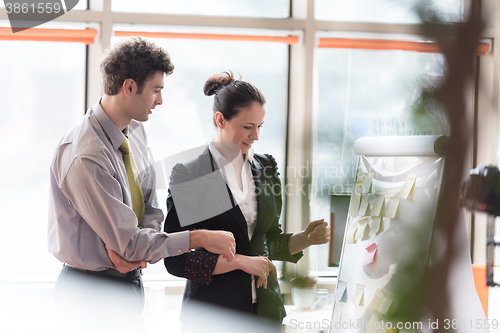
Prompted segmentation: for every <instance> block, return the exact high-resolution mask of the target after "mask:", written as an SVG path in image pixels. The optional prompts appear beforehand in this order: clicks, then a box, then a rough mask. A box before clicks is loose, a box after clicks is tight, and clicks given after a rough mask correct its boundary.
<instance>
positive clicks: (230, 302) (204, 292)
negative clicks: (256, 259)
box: [164, 147, 302, 322]
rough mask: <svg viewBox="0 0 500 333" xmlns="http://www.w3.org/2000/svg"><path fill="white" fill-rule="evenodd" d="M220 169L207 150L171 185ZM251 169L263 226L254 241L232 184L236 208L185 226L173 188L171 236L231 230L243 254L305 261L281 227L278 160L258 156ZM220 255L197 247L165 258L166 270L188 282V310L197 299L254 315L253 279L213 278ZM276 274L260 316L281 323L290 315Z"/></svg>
mask: <svg viewBox="0 0 500 333" xmlns="http://www.w3.org/2000/svg"><path fill="white" fill-rule="evenodd" d="M217 168H218V167H217V164H216V163H215V161H214V160H213V158H212V155H211V154H210V151H209V149H208V147H207V149H205V151H204V152H203V154H201V155H200V156H199V157H198V158H197V159H195V160H194V161H192V162H190V163H187V164H186V165H183V164H177V165H176V166H175V167H174V168H173V170H172V175H171V177H170V184H171V186H172V184H178V183H179V179H180V181H182V182H185V181H186V180H193V179H196V178H199V177H201V176H204V175H206V174H207V173H208V172H213V171H215V170H217ZM251 170H252V174H253V178H254V182H255V191H256V194H257V207H258V210H257V225H256V227H255V231H254V233H253V236H252V239H251V240H250V239H249V238H248V230H247V223H246V221H245V218H244V216H243V214H242V212H241V210H240V208H239V206H238V205H235V204H234V200H233V199H232V196H231V195H230V193H231V192H230V190H229V187H227V185H226V187H227V191H228V197H230V199H231V202H232V206H233V207H232V208H231V209H229V210H227V211H225V212H223V213H222V214H219V215H217V216H215V217H212V218H208V219H206V220H204V221H201V222H199V223H195V224H191V225H188V226H185V227H182V226H181V225H180V223H179V218H178V215H177V211H176V208H175V204H174V199H173V197H172V193H171V191H170V189H169V194H168V197H167V211H168V213H167V217H166V219H165V227H164V230H165V231H166V232H168V233H171V232H178V231H183V230H194V229H209V230H226V231H230V232H232V233H233V235H234V238H235V240H236V253H237V254H242V255H247V256H266V257H268V258H269V259H271V260H285V261H290V262H297V261H298V260H299V259H300V258H301V257H302V252H299V253H296V254H295V255H291V254H290V252H289V250H288V241H289V239H290V236H291V235H292V234H285V233H283V231H282V229H281V227H280V224H279V218H280V213H281V206H282V200H281V182H280V179H279V173H278V172H277V165H276V161H275V160H274V158H273V157H272V156H270V155H260V154H255V155H254V160H253V163H251ZM206 200H209V201H210V200H212V201H213V200H214V198H210V197H208V196H207V197H206ZM195 208H196V207H193V209H195ZM218 257H219V255H217V254H214V253H210V252H208V251H206V250H205V249H197V250H196V251H192V252H191V253H185V254H182V255H179V256H175V257H168V258H165V259H164V263H165V267H166V268H167V270H168V271H169V272H170V273H171V274H173V275H175V276H179V277H185V278H187V279H188V280H187V282H186V288H185V291H184V299H183V311H184V307H185V306H186V305H188V303H189V302H190V301H191V300H196V301H201V302H206V303H210V304H213V305H218V306H221V307H226V308H230V309H233V310H239V311H243V312H246V313H252V312H253V305H252V290H251V275H250V274H248V273H246V272H244V271H242V270H235V271H231V272H228V273H225V274H219V275H212V272H213V270H214V268H215V264H216V263H217V259H218ZM271 275H272V274H270V276H269V278H268V282H267V283H268V284H267V289H264V288H263V287H260V288H257V300H258V301H257V303H258V314H259V316H263V317H267V318H270V319H274V320H277V321H280V322H281V321H282V319H283V317H284V316H285V315H286V313H285V309H284V306H283V299H282V296H281V293H280V289H279V285H278V282H277V281H276V280H275V279H274V277H272V276H271ZM255 281H257V279H255ZM182 319H183V316H182V313H181V320H182Z"/></svg>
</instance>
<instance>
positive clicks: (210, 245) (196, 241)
mask: <svg viewBox="0 0 500 333" xmlns="http://www.w3.org/2000/svg"><path fill="white" fill-rule="evenodd" d="M198 247H203V248H205V250H207V251H210V252H213V253H217V254H220V255H222V257H223V258H224V259H226V260H227V261H228V262H230V261H231V260H233V258H234V254H235V253H236V242H235V240H234V237H233V234H232V233H231V232H228V231H221V230H193V231H190V232H189V248H190V249H196V248H198Z"/></svg>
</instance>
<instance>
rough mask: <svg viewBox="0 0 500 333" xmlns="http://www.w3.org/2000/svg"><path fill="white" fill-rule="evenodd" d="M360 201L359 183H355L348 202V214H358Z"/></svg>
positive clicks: (352, 215)
mask: <svg viewBox="0 0 500 333" xmlns="http://www.w3.org/2000/svg"><path fill="white" fill-rule="evenodd" d="M360 202H361V185H360V184H357V185H356V184H355V185H354V190H353V192H352V196H351V202H350V203H349V216H350V217H354V216H357V215H358V210H359V203H360Z"/></svg>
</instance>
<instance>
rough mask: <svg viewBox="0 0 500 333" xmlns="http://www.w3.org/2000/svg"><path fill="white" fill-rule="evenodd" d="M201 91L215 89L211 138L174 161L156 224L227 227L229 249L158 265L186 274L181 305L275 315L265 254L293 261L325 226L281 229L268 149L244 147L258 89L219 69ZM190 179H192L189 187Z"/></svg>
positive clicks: (280, 309)
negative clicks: (232, 247)
mask: <svg viewBox="0 0 500 333" xmlns="http://www.w3.org/2000/svg"><path fill="white" fill-rule="evenodd" d="M203 91H204V93H205V95H207V96H212V95H215V96H214V106H213V121H214V124H215V129H216V132H217V137H216V138H215V140H213V141H212V142H211V143H210V144H209V146H208V147H207V148H206V149H205V151H204V152H203V154H201V155H200V156H198V158H196V159H195V160H194V161H192V162H189V163H187V164H178V165H176V166H175V167H174V169H173V171H172V175H171V178H170V179H171V183H170V190H169V196H168V198H167V210H168V213H167V217H166V219H165V228H164V229H165V231H166V232H168V233H170V232H178V231H182V230H192V229H202V228H203V229H212V230H226V231H230V232H232V233H233V235H234V237H235V240H236V256H235V258H234V259H233V260H232V261H231V262H228V261H226V260H225V259H224V258H222V257H221V256H219V255H218V254H214V253H211V252H207V251H206V250H204V249H199V250H197V251H193V252H191V253H186V254H183V255H180V256H176V257H170V258H165V259H164V260H165V266H166V268H167V270H168V271H169V272H170V273H171V274H173V275H176V276H179V277H184V278H186V279H188V281H187V283H186V288H185V292H184V302H183V311H184V310H185V306H186V305H189V304H190V303H191V302H192V301H201V302H205V303H210V304H213V305H218V306H221V307H225V308H230V309H233V310H239V311H243V312H246V313H254V314H257V315H259V316H260V317H266V318H270V319H273V320H275V321H278V322H281V321H282V319H283V317H284V316H285V315H286V313H285V310H284V306H283V300H282V297H281V294H280V290H279V285H278V282H277V276H276V268H275V267H274V265H273V264H272V262H271V261H270V260H286V261H290V262H297V261H298V260H299V259H300V258H301V257H302V250H303V249H305V248H307V247H308V246H310V245H313V244H324V243H327V242H328V241H329V239H330V228H329V226H328V224H327V223H326V222H325V221H324V220H318V221H313V222H311V223H309V225H308V227H307V228H306V229H305V230H304V231H302V232H299V233H295V234H285V233H283V231H282V230H281V227H280V224H279V218H280V213H281V203H282V199H281V183H280V179H279V177H278V175H279V174H278V171H277V165H276V161H275V160H274V158H273V157H272V156H271V155H260V154H254V153H253V149H252V148H251V147H252V144H253V143H254V142H255V141H257V140H258V139H259V133H260V128H261V127H262V124H263V123H264V117H265V114H266V110H265V103H266V101H265V98H264V96H263V95H262V93H261V92H260V91H259V90H258V89H257V88H256V87H255V86H254V85H253V84H251V83H249V82H245V81H241V80H235V79H234V77H233V75H232V73H227V72H225V73H223V74H222V75H217V74H216V75H214V76H212V77H210V78H209V79H208V80H207V82H206V83H205V86H204V88H203ZM214 176H215V177H220V179H222V180H223V182H222V183H223V186H222V187H220V186H219V187H217V186H216V185H214V184H215V183H217V179H215V180H214V178H213V177H214ZM210 177H212V178H210ZM193 182H194V183H196V182H198V183H197V184H199V185H197V186H194V188H193ZM210 182H212V183H210ZM207 184H208V185H207ZM226 184H227V185H226ZM188 187H191V191H189V190H188ZM185 198H188V199H187V200H185ZM193 202H196V204H193ZM221 202H222V203H221ZM223 202H226V204H224V203H223ZM193 205H194V206H193ZM201 205H203V207H201ZM181 206H182V207H181ZM269 272H272V277H271V276H269ZM183 318H185V316H183V315H182V314H181V320H182V319H183ZM184 322H185V321H183V324H184Z"/></svg>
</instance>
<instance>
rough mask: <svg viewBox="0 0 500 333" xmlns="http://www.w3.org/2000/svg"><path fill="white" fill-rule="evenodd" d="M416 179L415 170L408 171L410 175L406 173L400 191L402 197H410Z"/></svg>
mask: <svg viewBox="0 0 500 333" xmlns="http://www.w3.org/2000/svg"><path fill="white" fill-rule="evenodd" d="M416 179H417V175H416V174H414V173H413V172H408V175H406V180H405V183H404V184H403V187H402V188H401V191H399V197H400V198H401V199H408V195H409V194H410V192H411V190H412V189H413V186H414V185H415V180H416Z"/></svg>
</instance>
